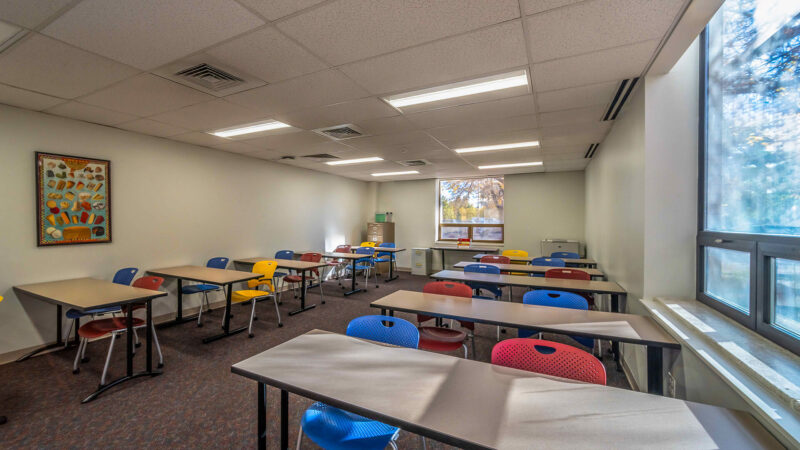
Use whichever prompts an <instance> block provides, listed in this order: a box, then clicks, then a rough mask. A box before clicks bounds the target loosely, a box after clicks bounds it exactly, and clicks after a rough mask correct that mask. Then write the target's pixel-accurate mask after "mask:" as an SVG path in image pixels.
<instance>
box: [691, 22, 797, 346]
mask: <svg viewBox="0 0 800 450" xmlns="http://www.w3.org/2000/svg"><path fill="white" fill-rule="evenodd" d="M699 66H700V70H699V73H700V80H699V86H700V92H699V113H700V120H699V123H698V152H697V153H698V183H697V189H698V197H697V198H698V202H697V259H696V261H697V263H696V264H697V267H696V275H697V276H696V282H697V285H696V295H697V297H696V298H697V300H699V301H700V302H702V303H704V304H705V305H707V306H709V307H711V308H713V309H715V310H716V311H719V312H720V313H722V314H724V315H726V316H728V317H729V318H731V319H733V320H735V321H736V322H738V323H739V324H741V325H743V326H745V327H747V328H749V329H750V330H752V331H754V332H756V333H758V334H760V335H761V336H763V337H765V338H767V339H769V340H771V341H773V342H775V343H776V344H778V345H780V346H782V347H784V348H786V349H787V350H789V351H791V352H793V353H795V354H798V355H800V336H796V335H793V334H790V333H788V332H786V331H784V330H782V329H780V328H779V327H777V326H775V325H773V324H772V323H771V319H772V285H771V284H772V283H771V281H772V272H771V271H772V264H771V260H772V258H781V259H790V260H794V261H798V262H800V236H784V235H768V234H750V233H731V232H719V231H709V230H706V229H705V222H706V188H707V184H706V182H707V175H708V174H707V170H706V156H707V151H708V128H707V124H708V102H707V98H708V27H706V28H705V29H704V30H703V32H702V33H701V34H700V61H699ZM706 247H709V248H724V249H730V250H739V251H747V252H749V253H750V314H749V315H746V314H743V313H742V312H741V311H739V310H737V309H736V308H733V307H731V306H729V305H727V304H725V303H723V302H721V301H719V300H717V299H715V298H713V297H711V296H709V295H707V294H706V293H705V292H704V291H705V263H706V261H705V248H706Z"/></svg>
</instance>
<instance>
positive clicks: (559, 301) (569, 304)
mask: <svg viewBox="0 0 800 450" xmlns="http://www.w3.org/2000/svg"><path fill="white" fill-rule="evenodd" d="M522 303H523V304H525V305H538V306H550V307H553V308H569V309H580V310H583V311H586V310H588V309H589V302H587V301H586V299H585V298H583V297H581V296H580V295H578V294H575V293H572V292H564V291H550V290H540V291H530V292H526V293H525V295H524V296H523V297H522ZM534 334H535V333H534V332H533V331H530V330H519V331H518V333H517V335H518V336H519V337H521V338H526V337H531V336H533V335H534ZM540 334H541V333H540ZM570 337H572V339H575V340H576V341H578V343H580V344H581V345H585V346H586V347H589V348H591V349H592V350H594V339H590V338H586V337H581V336H570Z"/></svg>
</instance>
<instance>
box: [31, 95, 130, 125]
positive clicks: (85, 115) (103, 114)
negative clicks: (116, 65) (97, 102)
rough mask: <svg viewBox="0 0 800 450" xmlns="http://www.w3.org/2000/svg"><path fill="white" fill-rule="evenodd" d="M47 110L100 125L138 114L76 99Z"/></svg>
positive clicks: (110, 123) (119, 121)
mask: <svg viewBox="0 0 800 450" xmlns="http://www.w3.org/2000/svg"><path fill="white" fill-rule="evenodd" d="M45 112H47V113H50V114H55V115H57V116H63V117H69V118H70V119H77V120H83V121H85V122H92V123H99V124H100V125H116V124H118V123H122V122H129V121H131V120H134V119H136V116H133V115H131V114H125V113H120V112H116V111H111V110H108V109H103V108H98V107H97V106H92V105H86V104H83V103H79V102H74V101H73V102H67V103H62V104H60V105H56V106H54V107H52V108H49V109H47V110H45Z"/></svg>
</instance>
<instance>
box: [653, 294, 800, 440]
mask: <svg viewBox="0 0 800 450" xmlns="http://www.w3.org/2000/svg"><path fill="white" fill-rule="evenodd" d="M642 304H643V305H644V306H645V308H647V309H648V310H649V312H650V313H651V314H652V315H653V319H655V320H656V321H657V322H658V323H659V324H661V325H662V326H663V327H664V328H665V329H666V330H667V331H669V332H670V334H672V335H673V336H674V337H675V338H676V339H677V340H678V341H679V342H680V343H681V345H682V347H683V348H684V349H687V350H690V351H692V352H693V353H694V354H696V355H697V357H698V358H699V359H700V360H701V361H703V362H705V364H707V365H708V367H709V368H710V369H711V370H713V371H714V372H715V373H716V374H717V375H718V376H719V377H720V378H721V379H723V380H724V381H725V382H726V383H727V384H728V385H729V386H730V387H731V389H733V390H734V391H735V392H737V393H738V394H739V395H740V396H741V397H742V399H744V401H745V402H746V403H747V404H748V405H750V407H751V408H752V409H753V411H754V412H755V413H756V416H757V418H758V420H759V421H760V422H761V423H762V424H763V425H764V426H765V427H767V428H768V429H769V430H770V431H771V432H772V433H773V434H774V435H775V436H776V437H777V438H778V439H779V440H781V441H782V442H783V443H784V444H786V445H787V446H789V447H794V448H800V387H798V386H800V357H798V356H797V355H795V354H793V353H791V352H789V351H787V350H785V349H783V348H782V347H780V346H778V345H776V344H775V343H773V342H772V341H769V340H767V339H765V338H763V337H761V336H760V335H758V334H756V333H754V332H752V331H751V330H749V329H747V328H745V327H743V326H741V325H739V324H738V323H736V322H734V321H733V320H731V319H729V318H727V317H725V316H724V315H722V314H720V313H718V312H717V311H715V310H714V309H712V308H710V307H708V306H706V305H704V304H703V303H701V302H699V301H696V300H680V299H675V298H665V297H657V298H654V299H650V300H642ZM756 355H757V356H756Z"/></svg>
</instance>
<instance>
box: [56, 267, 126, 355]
mask: <svg viewBox="0 0 800 450" xmlns="http://www.w3.org/2000/svg"><path fill="white" fill-rule="evenodd" d="M138 272H139V269H137V268H136V267H126V268H124V269H119V270H118V271H117V273H115V274H114V279H113V280H111V282H112V283H116V284H122V285H125V286H130V285H131V283H132V282H133V278H134V277H136V274H137V273H138ZM118 312H121V310H120V307H119V306H109V307H108V308H98V309H91V310H88V311H81V310H78V309H74V308H70V309H68V310H67V312H66V316H67V319H71V320H72V322H71V323H70V324H69V329H68V330H67V334H65V335H64V347H65V348H66V347H67V345H69V334H70V333H71V332H72V327H74V326H75V320H77V319H80V318H81V317H86V316H95V315H98V314H109V313H118Z"/></svg>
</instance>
